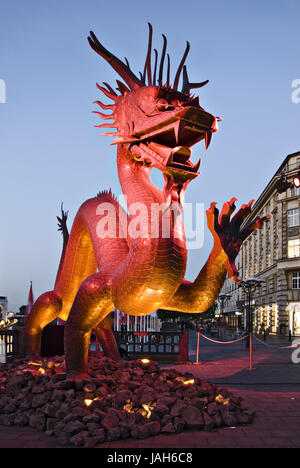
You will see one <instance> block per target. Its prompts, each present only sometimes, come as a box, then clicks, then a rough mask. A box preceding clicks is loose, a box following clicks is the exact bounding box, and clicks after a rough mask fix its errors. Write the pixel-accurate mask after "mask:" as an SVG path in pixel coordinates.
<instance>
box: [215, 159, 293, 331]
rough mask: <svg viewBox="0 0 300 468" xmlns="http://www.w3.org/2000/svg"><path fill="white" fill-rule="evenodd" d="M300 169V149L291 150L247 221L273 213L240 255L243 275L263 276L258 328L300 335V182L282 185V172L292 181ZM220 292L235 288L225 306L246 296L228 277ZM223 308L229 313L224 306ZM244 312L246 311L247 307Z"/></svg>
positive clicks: (255, 306) (255, 303) (257, 308)
mask: <svg viewBox="0 0 300 468" xmlns="http://www.w3.org/2000/svg"><path fill="white" fill-rule="evenodd" d="M299 171H300V152H297V153H293V154H290V155H288V156H287V157H286V158H285V160H284V161H283V163H282V164H281V166H280V167H279V169H278V170H277V171H276V173H275V174H274V176H273V177H272V179H271V181H270V182H269V184H268V185H267V186H266V188H265V189H264V191H263V192H262V194H261V195H260V197H259V198H258V200H257V201H256V203H255V204H254V206H253V211H252V213H251V215H250V216H249V217H248V218H247V219H246V220H245V223H244V224H246V223H248V222H249V221H251V220H253V219H255V218H256V217H257V216H265V215H267V214H270V215H271V219H270V220H269V221H268V222H266V223H265V224H264V226H263V227H262V229H259V230H256V231H254V232H253V233H252V234H251V235H250V237H248V239H246V241H245V242H244V243H243V245H242V248H241V252H240V257H239V262H240V268H239V271H240V276H242V277H243V278H245V279H247V278H248V277H253V276H254V277H257V278H260V279H262V280H264V283H263V285H262V287H261V288H260V289H257V290H256V292H255V293H254V295H253V311H254V313H253V317H254V323H253V325H254V327H256V329H257V330H259V328H260V327H261V325H262V324H263V325H264V326H265V328H266V329H268V331H269V333H271V334H288V333H289V332H291V333H292V335H293V336H300V188H295V187H294V186H293V187H292V188H288V189H287V190H286V191H284V192H282V193H279V191H278V183H279V181H280V180H281V178H282V176H283V175H284V176H285V177H286V180H287V182H288V183H291V185H292V181H293V178H294V177H295V176H297V175H298V173H299ZM222 292H225V293H229V294H231V293H232V297H231V300H230V302H229V303H228V304H227V307H231V308H232V309H235V311H238V310H240V311H241V308H238V307H237V305H236V302H237V301H242V300H244V299H245V297H244V295H243V292H242V290H241V289H240V288H237V287H236V285H234V283H233V281H231V280H226V282H225V285H224V288H223V291H222ZM239 305H241V302H239ZM227 311H228V312H227V313H228V314H232V311H231V312H230V311H229V310H228V309H227ZM224 312H225V315H226V308H225V310H224ZM242 314H243V316H245V310H242ZM243 322H244V323H245V321H244V320H243Z"/></svg>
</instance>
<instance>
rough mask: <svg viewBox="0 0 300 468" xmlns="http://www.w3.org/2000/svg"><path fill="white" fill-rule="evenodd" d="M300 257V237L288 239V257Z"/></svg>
mask: <svg viewBox="0 0 300 468" xmlns="http://www.w3.org/2000/svg"><path fill="white" fill-rule="evenodd" d="M294 257H300V239H291V240H289V241H288V258H294Z"/></svg>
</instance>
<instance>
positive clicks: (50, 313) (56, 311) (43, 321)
mask: <svg viewBox="0 0 300 468" xmlns="http://www.w3.org/2000/svg"><path fill="white" fill-rule="evenodd" d="M61 310H62V299H61V296H60V294H58V293H57V292H56V291H48V292H45V293H44V294H42V295H41V296H40V297H39V298H38V299H37V300H36V301H35V303H34V306H33V308H32V311H31V313H30V315H29V317H28V318H27V320H26V335H27V343H26V347H27V354H29V355H30V356H31V357H32V358H37V357H39V356H40V352H41V339H42V332H43V329H44V327H45V326H46V325H48V324H49V323H51V322H52V321H53V320H55V319H56V318H57V317H58V316H59V315H60V312H61Z"/></svg>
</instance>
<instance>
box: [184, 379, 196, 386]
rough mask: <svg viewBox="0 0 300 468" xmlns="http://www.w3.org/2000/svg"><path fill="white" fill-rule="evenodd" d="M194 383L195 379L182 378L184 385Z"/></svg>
mask: <svg viewBox="0 0 300 468" xmlns="http://www.w3.org/2000/svg"><path fill="white" fill-rule="evenodd" d="M194 383H195V379H190V380H184V381H183V384H184V385H193V384H194Z"/></svg>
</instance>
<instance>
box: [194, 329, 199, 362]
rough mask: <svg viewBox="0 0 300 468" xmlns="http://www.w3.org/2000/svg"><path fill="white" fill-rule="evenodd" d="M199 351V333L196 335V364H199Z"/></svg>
mask: <svg viewBox="0 0 300 468" xmlns="http://www.w3.org/2000/svg"><path fill="white" fill-rule="evenodd" d="M199 351H200V331H198V333H197V356H196V363H195V364H199Z"/></svg>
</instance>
